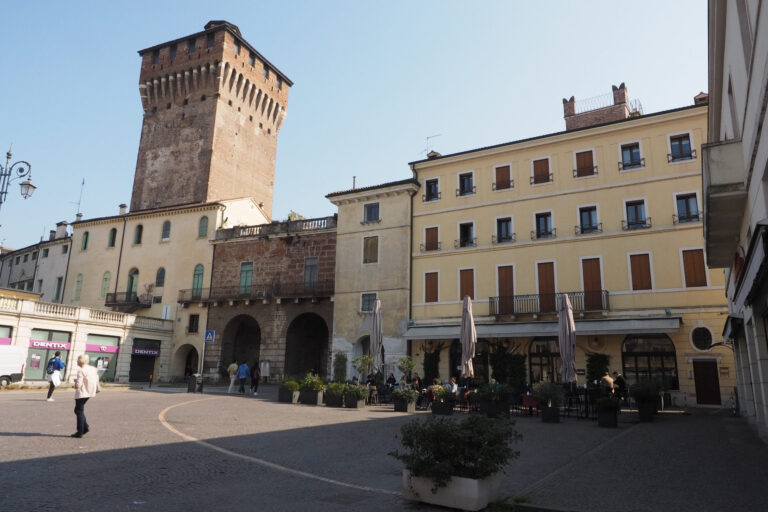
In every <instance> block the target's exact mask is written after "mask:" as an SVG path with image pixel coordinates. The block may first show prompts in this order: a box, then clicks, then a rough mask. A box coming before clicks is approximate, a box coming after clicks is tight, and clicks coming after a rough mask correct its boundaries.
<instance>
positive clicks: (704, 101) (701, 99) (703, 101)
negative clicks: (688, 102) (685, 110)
mask: <svg viewBox="0 0 768 512" xmlns="http://www.w3.org/2000/svg"><path fill="white" fill-rule="evenodd" d="M693 104H694V105H708V104H709V94H707V93H705V92H703V91H702V92H700V93H699V94H697V95H696V96H694V97H693Z"/></svg>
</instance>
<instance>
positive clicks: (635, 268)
mask: <svg viewBox="0 0 768 512" xmlns="http://www.w3.org/2000/svg"><path fill="white" fill-rule="evenodd" d="M629 266H630V269H631V271H632V289H633V290H650V289H651V260H650V258H649V256H648V255H647V254H631V255H630V256H629Z"/></svg>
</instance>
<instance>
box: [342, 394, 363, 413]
mask: <svg viewBox="0 0 768 512" xmlns="http://www.w3.org/2000/svg"><path fill="white" fill-rule="evenodd" d="M344 407H347V408H349V409H363V408H364V407H365V398H360V399H358V398H357V395H356V394H355V393H345V394H344Z"/></svg>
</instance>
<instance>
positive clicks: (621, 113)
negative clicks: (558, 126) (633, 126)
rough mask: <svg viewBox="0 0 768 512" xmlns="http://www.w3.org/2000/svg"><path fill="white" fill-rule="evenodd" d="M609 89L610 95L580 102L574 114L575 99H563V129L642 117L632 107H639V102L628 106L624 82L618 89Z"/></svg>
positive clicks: (587, 126) (612, 87)
mask: <svg viewBox="0 0 768 512" xmlns="http://www.w3.org/2000/svg"><path fill="white" fill-rule="evenodd" d="M611 89H612V94H605V95H602V96H595V97H594V98H587V99H585V100H581V102H580V105H579V109H578V110H579V112H578V113H577V112H576V99H575V98H574V97H573V96H571V97H570V99H565V98H563V118H564V119H565V129H566V130H577V129H579V128H589V127H590V126H596V125H599V124H604V123H611V122H614V121H621V120H623V119H627V118H628V117H634V116H639V115H642V111H641V110H640V108H636V107H635V106H634V103H637V105H639V102H633V105H630V102H629V93H628V92H627V86H626V85H625V84H624V82H622V83H621V85H619V86H618V87H616V86H615V85H613V86H611Z"/></svg>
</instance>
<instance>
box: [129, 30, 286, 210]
mask: <svg viewBox="0 0 768 512" xmlns="http://www.w3.org/2000/svg"><path fill="white" fill-rule="evenodd" d="M139 55H140V56H141V75H140V78H139V91H140V92H141V104H142V108H143V109H144V121H143V123H142V127H141V142H140V143H139V155H138V158H137V162H136V174H135V175H134V179H133V195H132V196H131V211H139V210H148V209H154V208H162V207H166V206H174V205H182V204H190V203H201V202H212V201H219V200H224V199H236V198H242V197H253V198H254V199H255V200H256V201H257V202H259V203H263V205H262V208H263V210H264V212H265V213H266V214H267V215H269V216H270V217H271V215H272V196H273V188H274V176H275V154H276V152H277V134H278V132H279V131H280V126H281V125H282V123H283V120H284V119H285V114H286V105H287V103H288V89H289V87H290V86H291V85H293V83H292V82H291V81H290V80H289V79H288V78H287V77H286V76H285V75H283V74H282V73H281V72H280V71H279V70H278V69H277V68H276V67H275V66H273V65H272V64H271V63H270V62H269V61H268V60H266V59H265V58H264V57H263V56H262V55H261V54H259V52H257V51H256V50H255V49H254V48H253V47H252V46H251V45H250V44H248V42H247V41H246V40H245V39H243V38H242V36H241V35H240V30H239V29H238V28H237V27H236V26H235V25H232V24H231V23H227V22H226V21H211V22H209V23H208V24H206V25H205V30H204V31H203V32H198V33H196V34H192V35H189V36H186V37H182V38H180V39H175V40H173V41H169V42H167V43H163V44H159V45H156V46H152V47H150V48H146V49H144V50H141V51H139Z"/></svg>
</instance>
